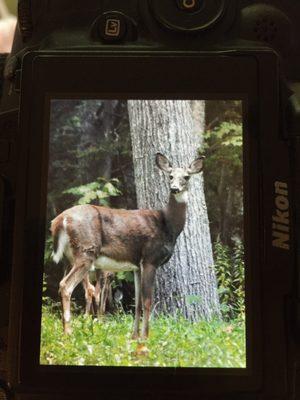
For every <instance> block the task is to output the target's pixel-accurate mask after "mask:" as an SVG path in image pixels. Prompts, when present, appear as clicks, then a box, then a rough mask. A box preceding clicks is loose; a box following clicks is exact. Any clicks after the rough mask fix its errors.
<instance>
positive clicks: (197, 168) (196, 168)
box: [188, 156, 205, 175]
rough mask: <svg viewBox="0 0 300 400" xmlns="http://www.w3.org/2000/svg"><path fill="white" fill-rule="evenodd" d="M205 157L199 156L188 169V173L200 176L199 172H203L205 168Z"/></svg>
mask: <svg viewBox="0 0 300 400" xmlns="http://www.w3.org/2000/svg"><path fill="white" fill-rule="evenodd" d="M204 158H205V157H204V156H199V157H197V158H196V160H194V161H193V162H192V163H191V165H190V166H189V168H188V173H189V174H191V175H192V174H199V172H201V171H202V168H203V159H204Z"/></svg>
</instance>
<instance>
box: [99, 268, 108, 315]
mask: <svg viewBox="0 0 300 400" xmlns="http://www.w3.org/2000/svg"><path fill="white" fill-rule="evenodd" d="M109 284H110V281H109V277H108V275H107V273H105V272H104V278H103V286H102V292H101V302H100V311H99V313H100V315H101V316H102V315H104V314H105V311H106V303H107V298H108V294H109Z"/></svg>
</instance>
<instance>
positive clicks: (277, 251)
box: [0, 0, 300, 400]
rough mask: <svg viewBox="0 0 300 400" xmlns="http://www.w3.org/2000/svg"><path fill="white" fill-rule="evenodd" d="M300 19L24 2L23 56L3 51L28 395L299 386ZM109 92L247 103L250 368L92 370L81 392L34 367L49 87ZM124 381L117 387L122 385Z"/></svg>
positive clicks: (182, 4) (8, 266)
mask: <svg viewBox="0 0 300 400" xmlns="http://www.w3.org/2000/svg"><path fill="white" fill-rule="evenodd" d="M299 17H300V7H299V5H298V4H295V2H294V1H292V0H289V1H286V2H285V4H284V5H283V4H282V2H280V1H275V0H273V1H271V2H268V3H260V2H252V1H251V2H250V1H238V0H227V1H226V0H214V1H207V0H163V1H161V0H130V1H127V2H124V1H123V0H102V1H99V0H98V1H96V0H90V1H88V2H87V3H86V4H82V1H74V0H73V1H69V0H65V1H54V0H52V1H38V0H31V1H30V0H22V1H19V5H18V27H17V31H16V34H15V40H14V44H13V49H12V53H11V54H10V55H3V56H1V58H0V70H2V71H3V78H2V80H1V82H0V90H1V93H2V97H1V102H0V127H1V128H0V132H1V138H0V141H1V142H0V143H1V152H0V163H1V164H0V166H1V210H0V212H1V227H2V228H1V264H2V268H1V271H0V279H1V281H0V282H1V297H2V298H3V299H4V301H3V303H4V304H6V305H7V307H5V309H4V310H3V311H4V312H3V317H2V316H1V319H2V318H3V322H2V321H1V324H2V326H3V327H6V326H8V325H10V331H9V332H10V333H9V353H8V355H7V360H8V361H7V366H6V370H8V372H7V371H6V372H7V376H6V378H7V380H8V381H9V382H10V383H11V385H12V388H13V391H14V392H15V393H16V395H17V398H20V399H26V398H31V397H30V396H32V395H33V394H34V396H36V397H35V398H39V399H40V398H41V399H44V398H48V397H49V398H53V395H54V394H55V396H57V397H56V398H62V399H64V398H69V397H68V396H72V398H77V397H76V396H79V397H80V396H82V392H85V393H86V390H87V389H86V388H87V385H89V386H88V387H89V389H88V391H90V392H91V393H93V394H96V395H97V394H99V393H100V390H99V384H98V383H97V384H95V382H94V385H93V381H95V379H96V380H99V379H100V381H101V385H103V387H102V389H101V392H102V393H104V394H105V395H109V394H111V393H113V395H120V393H122V396H125V398H126V397H128V398H129V397H140V395H142V394H146V395H147V396H148V397H152V396H153V393H154V394H155V396H157V395H160V396H161V397H164V398H165V397H168V396H172V397H174V396H175V397H176V396H178V397H179V396H182V395H187V396H189V397H190V398H193V397H195V398H196V397H197V398H199V396H206V398H211V399H215V398H222V399H223V398H224V399H225V398H231V399H232V398H239V399H243V398H245V399H258V398H259V399H269V398H272V399H278V400H279V399H288V398H296V397H297V393H300V389H299V387H298V386H299V381H300V378H299V367H298V363H299V357H300V355H299V342H298V337H299V333H300V329H299V328H300V309H299V295H300V293H299V292H300V283H299V282H300V280H299V271H298V269H299V254H298V253H299V249H300V242H299V235H298V234H297V233H299V222H300V219H299V218H300V216H299V205H298V204H299V202H300V189H299V188H300V182H299V170H300V161H299V160H300V139H299V136H300V117H299V113H300V83H299V82H300V72H299V68H298V67H299V65H300V42H299V40H297V38H298V37H299V33H300V32H299V28H298V26H297V19H298V20H299ZM175 82H176V84H175ZM195 85H196V87H195ZM175 86H176V87H175ZM230 88H232V89H230ZM99 92H101V93H104V94H105V96H107V97H105V96H104V98H109V99H114V98H121V99H131V98H145V99H147V98H154V99H155V98H156V97H158V98H168V97H167V96H168V95H169V98H175V99H194V98H195V99H197V98H198V97H197V96H198V94H197V93H199V92H201V93H202V94H204V96H205V98H208V99H210V98H214V97H221V98H230V99H235V98H240V99H242V100H243V102H244V103H243V104H245V111H244V118H245V121H244V123H245V132H246V140H245V148H246V152H248V153H249V158H247V159H246V161H245V176H244V178H245V187H246V193H245V202H246V204H247V207H246V209H247V210H248V211H247V212H246V218H245V224H246V226H245V229H246V231H247V232H248V233H247V234H246V242H247V246H248V250H247V263H248V268H247V270H246V309H247V329H248V331H247V341H248V344H247V350H248V358H247V368H248V369H247V371H246V372H242V373H239V372H238V371H235V370H234V369H233V370H232V371H229V372H228V371H226V373H225V372H224V371H223V372H222V373H218V372H216V371H213V370H212V371H210V372H207V371H205V372H204V373H203V374H201V371H200V372H199V370H197V371H192V369H191V370H185V371H183V372H180V371H178V370H172V371H170V370H169V369H167V370H166V371H165V372H164V371H160V373H157V371H155V373H154V372H153V371H148V372H147V371H142V372H140V371H138V370H134V371H130V372H128V371H126V370H122V371H121V372H119V371H117V370H113V371H112V370H111V369H109V368H107V370H105V369H104V370H103V369H101V371H99V369H98V370H97V369H95V370H91V371H88V372H87V371H85V372H84V374H83V375H81V376H82V378H81V379H82V381H81V382H77V383H76V384H74V386H73V388H70V386H69V385H67V383H66V382H68V381H69V379H73V380H74V376H76V374H77V373H78V372H80V373H81V372H82V370H80V371H79V370H78V372H74V371H73V372H72V371H64V370H63V371H62V372H61V371H60V370H57V371H54V372H53V373H52V372H51V371H50V370H49V368H50V369H51V367H48V369H47V367H45V368H44V370H43V371H40V370H39V369H38V368H37V367H36V365H35V364H36V358H35V359H33V356H32V354H30V351H29V348H30V349H34V351H36V349H37V348H38V345H39V339H38V333H39V329H40V328H39V327H38V326H37V322H36V319H37V320H39V313H38V312H37V311H36V310H38V307H39V306H38V304H39V300H38V296H39V293H40V282H41V277H42V272H41V270H38V268H37V267H36V265H38V264H39V262H38V261H36V259H35V256H34V255H33V253H34V252H35V251H36V252H37V253H39V255H40V257H41V253H42V250H41V249H42V246H43V245H42V244H41V243H39V242H40V241H39V240H38V241H37V242H35V243H36V248H37V249H38V250H36V249H35V250H34V249H33V247H34V246H33V245H32V243H31V241H30V238H32V239H33V238H35V239H36V238H39V237H40V232H41V231H43V229H44V226H43V224H42V223H41V221H40V216H43V211H42V210H43V207H42V206H41V204H44V203H45V196H46V194H45V190H46V189H45V187H44V186H43V183H42V182H43V181H44V180H45V179H47V177H46V176H47V175H46V172H45V169H46V166H45V164H46V162H47V156H46V154H47V144H45V142H46V141H47V140H46V141H45V140H44V139H45V136H43V135H42V133H41V135H39V131H42V130H44V129H47V128H45V126H46V125H47V124H48V123H49V115H48V117H47V111H45V110H46V109H47V107H48V106H49V98H50V97H51V96H52V95H49V93H55V94H56V97H55V96H54V97H53V96H52V97H51V98H60V97H64V94H66V95H65V96H67V98H69V97H68V96H69V94H72V97H75V98H76V96H77V98H78V95H79V94H80V93H84V95H85V96H86V97H87V98H91V99H92V98H96V97H97V93H99ZM213 92H215V93H216V94H215V95H213ZM47 96H48V98H47ZM114 96H115V97H114ZM45 99H46V100H45ZM47 99H48V100H47ZM50 101H51V100H50ZM47 102H48V103H47ZM47 118H48V120H47ZM33 160H35V161H33ZM252 167H253V170H254V172H253V171H252V170H251V169H252ZM28 264H32V265H33V267H32V269H31V270H30V273H28V272H27V271H26V268H25V266H26V265H28ZM33 274H36V276H35V278H32V276H33ZM29 275H30V276H29ZM19 293H20V295H19ZM33 293H34V295H33ZM35 294H37V295H36V296H35ZM34 296H35V297H34ZM8 298H9V302H10V306H9V307H8ZM28 315H37V318H35V317H34V318H33V320H32V321H31V322H30V321H29V320H28ZM31 325H32V326H31ZM31 329H32V330H31ZM4 332H6V333H7V331H6V330H4ZM4 336H5V335H4ZM6 340H8V339H7V337H5V341H6ZM35 355H36V353H35ZM79 369H80V367H79ZM74 373H75V375H74ZM72 374H73V375H72ZM199 377H201V378H199ZM116 379H118V380H119V382H120V387H119V388H118V387H114V388H112V385H113V382H115V381H116ZM133 379H136V380H137V382H135V384H134V385H133V384H132V380H133ZM216 379H217V381H218V379H220V380H219V381H218V382H219V384H218V385H216V384H215V383H214V382H216ZM128 381H130V382H131V383H130V384H128ZM54 382H55V385H56V384H57V387H54V386H53V385H54ZM127 384H128V389H124V387H125V386H127ZM216 386H219V387H216ZM8 395H9V394H8ZM79 397H78V398H79Z"/></svg>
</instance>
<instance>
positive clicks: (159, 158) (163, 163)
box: [155, 153, 172, 172]
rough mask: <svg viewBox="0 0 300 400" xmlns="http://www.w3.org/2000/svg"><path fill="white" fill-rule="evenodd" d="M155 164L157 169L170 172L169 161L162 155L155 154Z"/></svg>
mask: <svg viewBox="0 0 300 400" xmlns="http://www.w3.org/2000/svg"><path fill="white" fill-rule="evenodd" d="M155 162H156V165H157V166H158V168H159V169H161V170H162V171H164V172H171V170H172V165H171V164H170V161H169V160H168V159H167V157H165V156H164V155H163V154H161V153H157V154H156V157H155Z"/></svg>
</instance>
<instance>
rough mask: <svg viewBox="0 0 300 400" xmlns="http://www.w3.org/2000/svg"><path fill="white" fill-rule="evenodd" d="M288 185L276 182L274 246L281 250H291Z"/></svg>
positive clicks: (273, 226) (273, 219) (273, 227)
mask: <svg viewBox="0 0 300 400" xmlns="http://www.w3.org/2000/svg"><path fill="white" fill-rule="evenodd" d="M288 194H289V192H288V185H287V183H285V182H275V207H276V214H275V215H273V217H272V221H273V224H272V237H273V240H272V246H273V247H279V248H280V249H284V250H289V249H290V244H289V242H290V219H289V217H290V215H289V207H290V205H289V199H288Z"/></svg>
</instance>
